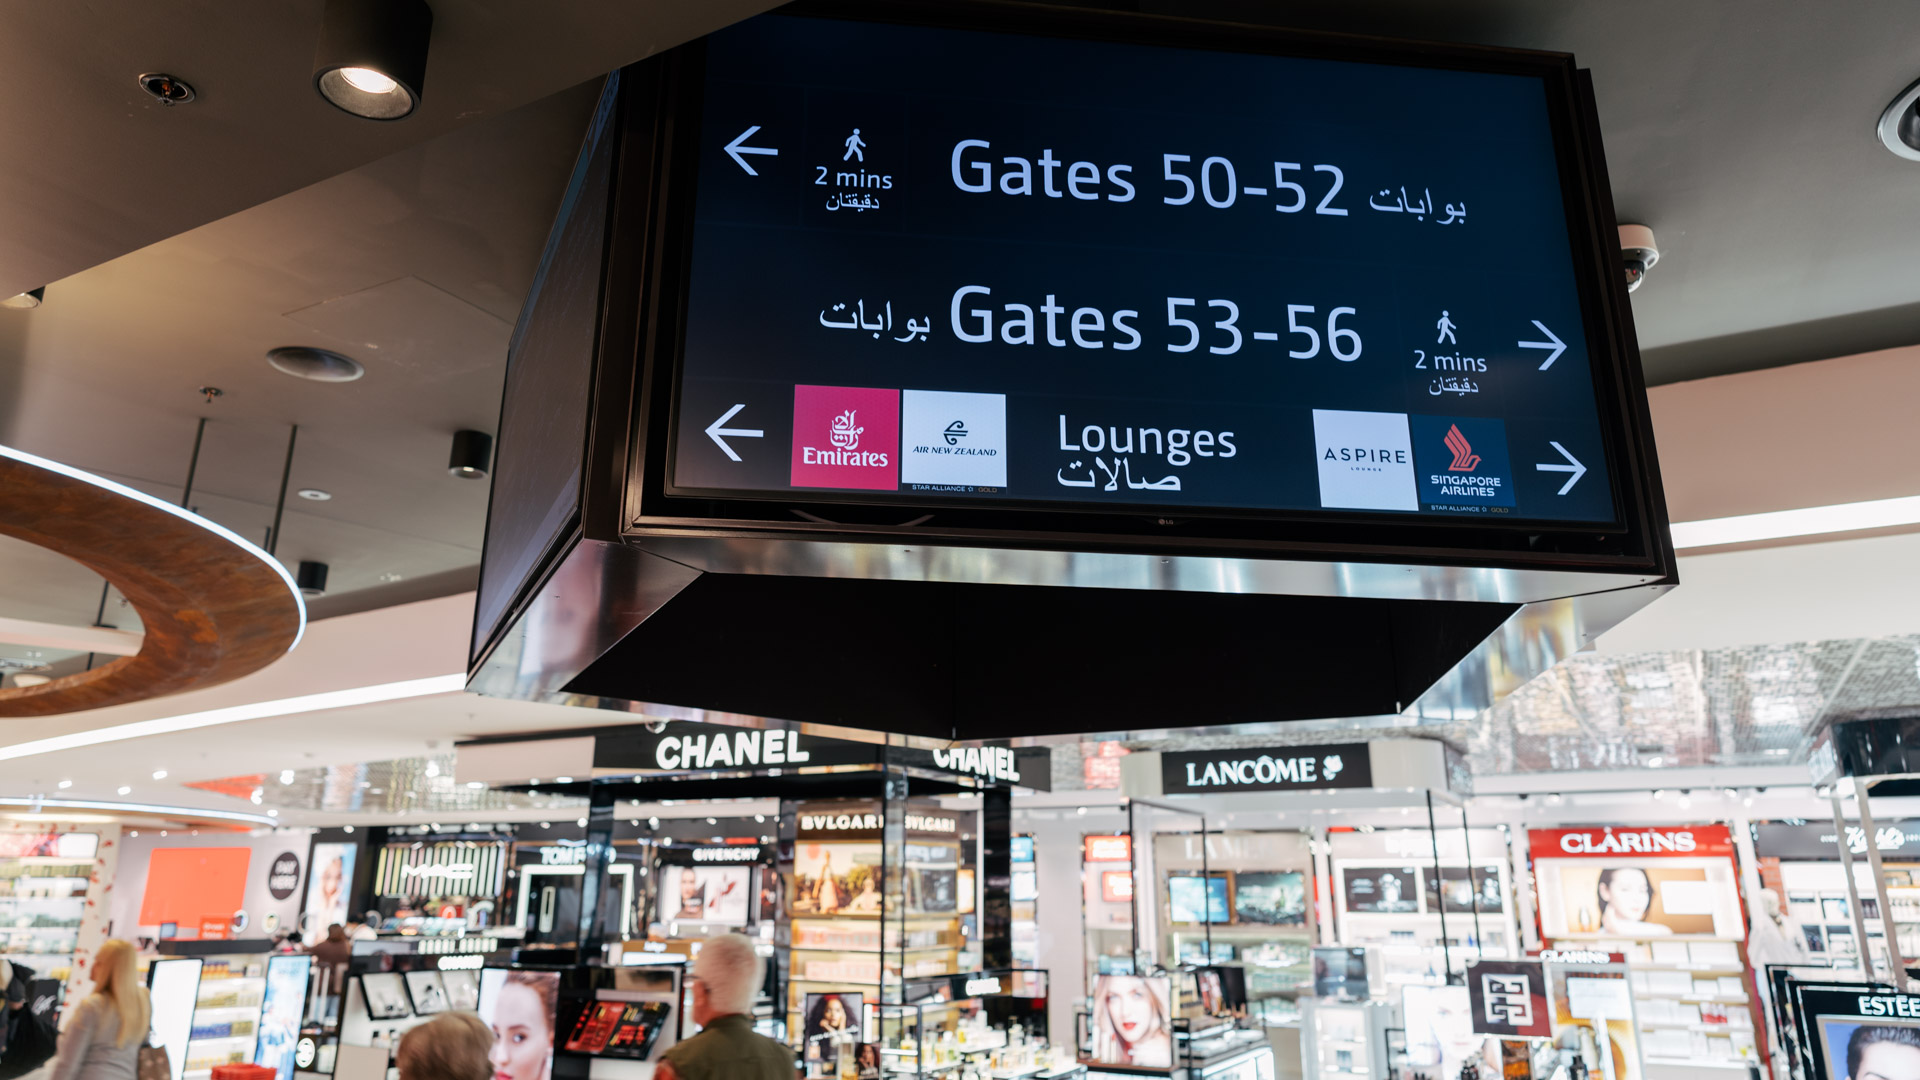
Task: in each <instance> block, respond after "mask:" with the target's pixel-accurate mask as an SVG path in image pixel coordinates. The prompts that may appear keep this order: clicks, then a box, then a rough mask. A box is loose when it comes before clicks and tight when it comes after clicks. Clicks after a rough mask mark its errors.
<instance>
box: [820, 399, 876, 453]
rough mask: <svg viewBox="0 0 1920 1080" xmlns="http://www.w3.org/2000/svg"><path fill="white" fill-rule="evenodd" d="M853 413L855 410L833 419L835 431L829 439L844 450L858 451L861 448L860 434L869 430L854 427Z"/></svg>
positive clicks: (830, 434) (849, 410)
mask: <svg viewBox="0 0 1920 1080" xmlns="http://www.w3.org/2000/svg"><path fill="white" fill-rule="evenodd" d="M853 413H854V410H852V409H848V410H847V411H846V412H843V413H841V414H840V415H839V416H836V417H834V418H833V430H832V431H831V432H830V433H829V435H828V438H829V439H831V440H832V442H833V445H834V446H837V447H839V448H840V449H842V450H858V449H859V448H860V433H861V432H863V431H865V430H867V429H866V428H863V427H855V426H854V420H853Z"/></svg>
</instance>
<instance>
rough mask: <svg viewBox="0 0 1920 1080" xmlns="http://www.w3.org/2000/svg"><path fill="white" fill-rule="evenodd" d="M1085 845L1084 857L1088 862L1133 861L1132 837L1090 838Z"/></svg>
mask: <svg viewBox="0 0 1920 1080" xmlns="http://www.w3.org/2000/svg"><path fill="white" fill-rule="evenodd" d="M1083 843H1084V844H1085V848H1084V852H1083V857H1084V859H1085V860H1086V861H1087V862H1132V861H1133V837H1131V836H1089V837H1087V838H1086V840H1085V841H1083Z"/></svg>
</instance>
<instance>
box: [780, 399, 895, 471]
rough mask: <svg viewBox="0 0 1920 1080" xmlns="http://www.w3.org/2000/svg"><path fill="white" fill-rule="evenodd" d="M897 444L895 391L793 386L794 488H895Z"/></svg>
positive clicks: (792, 465)
mask: <svg viewBox="0 0 1920 1080" xmlns="http://www.w3.org/2000/svg"><path fill="white" fill-rule="evenodd" d="M899 445H900V392H899V391H898V390H876V389H869V388H866V387H858V386H796V387H794V388H793V458H792V463H791V477H790V479H791V481H792V483H793V486H794V487H813V488H866V489H892V488H897V487H899V486H900V465H899V462H898V461H897V460H896V453H895V451H896V450H897V448H898V447H899Z"/></svg>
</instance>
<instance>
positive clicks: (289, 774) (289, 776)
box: [280, 769, 293, 784]
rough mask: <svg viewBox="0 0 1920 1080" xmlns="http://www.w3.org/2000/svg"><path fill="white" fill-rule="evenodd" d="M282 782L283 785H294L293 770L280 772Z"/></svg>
mask: <svg viewBox="0 0 1920 1080" xmlns="http://www.w3.org/2000/svg"><path fill="white" fill-rule="evenodd" d="M280 782H281V783H282V784H291V783H293V770H292V769H281V770H280Z"/></svg>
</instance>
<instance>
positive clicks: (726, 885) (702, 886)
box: [667, 866, 753, 926]
mask: <svg viewBox="0 0 1920 1080" xmlns="http://www.w3.org/2000/svg"><path fill="white" fill-rule="evenodd" d="M669 873H670V874H671V875H672V878H671V880H672V881H673V891H672V893H671V894H670V897H669V899H670V900H671V907H670V909H669V912H668V916H667V917H668V918H671V919H678V920H681V921H683V922H685V921H695V920H697V921H700V922H711V923H721V924H723V925H726V926H745V925H746V924H747V905H748V901H749V899H750V897H749V896H748V894H747V883H748V879H749V878H750V877H751V875H752V873H753V868H752V867H749V866H679V867H674V868H672V869H671V870H670V871H669Z"/></svg>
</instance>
